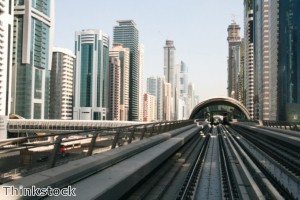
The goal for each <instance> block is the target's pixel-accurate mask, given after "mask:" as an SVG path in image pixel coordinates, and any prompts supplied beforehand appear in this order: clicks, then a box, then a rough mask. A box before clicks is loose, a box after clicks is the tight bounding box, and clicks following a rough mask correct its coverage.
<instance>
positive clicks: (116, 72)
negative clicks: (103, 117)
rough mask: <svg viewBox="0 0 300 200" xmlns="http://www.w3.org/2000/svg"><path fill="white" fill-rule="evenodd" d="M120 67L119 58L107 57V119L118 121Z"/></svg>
mask: <svg viewBox="0 0 300 200" xmlns="http://www.w3.org/2000/svg"><path fill="white" fill-rule="evenodd" d="M120 83H121V67H120V59H119V57H114V56H112V57H109V93H108V119H110V120H119V119H120Z"/></svg>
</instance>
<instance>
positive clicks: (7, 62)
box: [0, 0, 14, 116]
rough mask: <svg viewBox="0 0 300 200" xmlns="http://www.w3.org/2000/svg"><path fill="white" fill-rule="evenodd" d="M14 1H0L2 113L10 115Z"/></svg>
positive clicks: (0, 107)
mask: <svg viewBox="0 0 300 200" xmlns="http://www.w3.org/2000/svg"><path fill="white" fill-rule="evenodd" d="M13 8H14V7H13V1H9V0H2V1H1V2H0V115H6V116H7V115H9V113H10V101H11V94H10V91H11V82H10V81H11V69H12V57H11V56H12V50H13V48H12V46H13V16H14V15H13V14H14V9H13Z"/></svg>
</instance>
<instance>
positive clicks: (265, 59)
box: [254, 0, 276, 120]
mask: <svg viewBox="0 0 300 200" xmlns="http://www.w3.org/2000/svg"><path fill="white" fill-rule="evenodd" d="M255 7H257V8H259V10H256V12H255V15H254V29H255V35H254V47H255V50H254V52H255V54H254V61H255V70H254V76H255V77H254V78H255V83H257V84H256V85H255V86H254V87H255V91H254V95H255V96H254V99H255V102H254V108H255V109H254V116H255V118H256V119H263V120H269V119H270V109H271V108H270V58H269V57H270V54H271V52H270V51H269V50H270V49H269V39H270V36H271V35H270V33H269V1H268V0H267V1H266V0H259V1H256V2H255ZM272 87H276V84H275V85H274V86H272ZM275 107H276V106H275ZM272 109H273V108H272Z"/></svg>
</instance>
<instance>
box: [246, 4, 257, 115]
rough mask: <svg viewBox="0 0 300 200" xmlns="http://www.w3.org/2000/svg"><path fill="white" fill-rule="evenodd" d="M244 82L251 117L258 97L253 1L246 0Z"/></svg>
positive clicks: (247, 106)
mask: <svg viewBox="0 0 300 200" xmlns="http://www.w3.org/2000/svg"><path fill="white" fill-rule="evenodd" d="M244 8H245V9H244V24H245V30H244V38H245V39H244V41H245V44H244V52H243V54H244V55H245V57H244V59H245V62H244V79H245V80H244V83H245V92H244V94H243V96H244V98H245V100H244V103H245V106H246V108H247V109H248V111H249V113H250V117H251V118H254V107H255V106H254V104H255V102H257V98H255V97H254V89H255V88H254V83H255V82H256V83H257V81H254V80H255V78H257V77H255V76H254V27H253V1H252V0H245V1H244Z"/></svg>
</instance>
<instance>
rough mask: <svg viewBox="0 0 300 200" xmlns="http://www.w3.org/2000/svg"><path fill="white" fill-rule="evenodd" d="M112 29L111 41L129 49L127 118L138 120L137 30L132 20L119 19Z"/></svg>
mask: <svg viewBox="0 0 300 200" xmlns="http://www.w3.org/2000/svg"><path fill="white" fill-rule="evenodd" d="M117 22H118V23H119V25H118V26H115V27H114V29H113V34H114V35H113V43H120V44H122V45H123V47H125V48H129V50H130V69H129V97H130V98H129V114H128V120H130V121H138V120H139V108H140V107H139V102H140V98H139V89H140V87H139V83H140V81H139V78H140V75H139V64H140V62H139V32H138V29H137V28H136V24H135V22H134V21H133V20H119V21H117Z"/></svg>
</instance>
